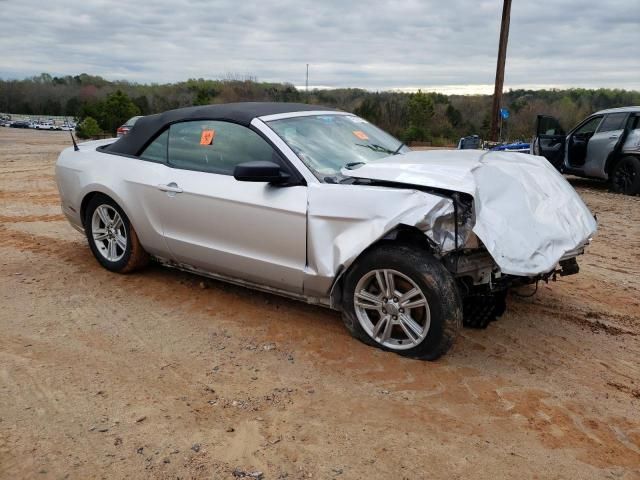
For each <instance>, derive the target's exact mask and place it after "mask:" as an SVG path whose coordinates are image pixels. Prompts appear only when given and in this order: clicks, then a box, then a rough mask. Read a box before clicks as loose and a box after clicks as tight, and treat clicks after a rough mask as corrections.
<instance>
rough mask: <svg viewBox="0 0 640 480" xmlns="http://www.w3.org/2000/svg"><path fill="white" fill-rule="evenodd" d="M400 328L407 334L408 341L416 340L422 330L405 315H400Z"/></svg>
mask: <svg viewBox="0 0 640 480" xmlns="http://www.w3.org/2000/svg"><path fill="white" fill-rule="evenodd" d="M399 319H400V327H401V328H402V330H404V332H405V333H406V334H407V337H409V339H410V340H417V339H418V338H420V336H421V335H422V331H423V330H424V329H423V328H422V327H421V326H420V324H419V323H418V322H416V321H415V320H414V319H413V318H411V317H410V316H409V315H407V314H405V313H401V314H400V317H399Z"/></svg>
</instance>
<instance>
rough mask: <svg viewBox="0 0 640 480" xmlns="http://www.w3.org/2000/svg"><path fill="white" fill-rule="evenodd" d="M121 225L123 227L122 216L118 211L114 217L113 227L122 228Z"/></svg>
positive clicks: (115, 228)
mask: <svg viewBox="0 0 640 480" xmlns="http://www.w3.org/2000/svg"><path fill="white" fill-rule="evenodd" d="M120 227H122V218H121V217H120V215H118V214H117V213H116V214H115V218H114V219H113V228H114V230H120Z"/></svg>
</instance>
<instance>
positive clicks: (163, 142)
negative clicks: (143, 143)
mask: <svg viewBox="0 0 640 480" xmlns="http://www.w3.org/2000/svg"><path fill="white" fill-rule="evenodd" d="M168 139H169V129H167V130H165V131H164V132H162V133H161V134H160V135H158V136H157V137H156V139H155V140H154V141H153V142H151V143H150V144H149V146H147V148H145V149H144V152H142V155H140V158H142V159H144V160H149V161H151V162H158V163H167V140H168Z"/></svg>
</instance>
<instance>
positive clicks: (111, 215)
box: [85, 195, 149, 273]
mask: <svg viewBox="0 0 640 480" xmlns="http://www.w3.org/2000/svg"><path fill="white" fill-rule="evenodd" d="M85 232H86V234H87V239H88V240H89V247H90V248H91V251H92V252H93V255H94V256H95V257H96V259H97V260H98V262H99V263H100V264H101V265H102V266H103V267H104V268H106V269H107V270H111V271H112V272H119V273H127V272H131V271H133V270H136V269H138V268H141V267H143V266H145V265H146V264H147V263H148V262H149V255H148V254H147V253H146V252H145V251H144V249H143V248H142V245H140V241H139V240H138V235H137V234H136V231H135V229H134V228H133V226H132V225H131V222H129V219H128V218H127V216H126V215H125V213H124V212H123V211H122V209H121V208H120V207H119V206H118V205H117V204H116V203H115V202H114V201H113V200H112V199H111V198H109V197H107V196H106V195H96V196H94V197H93V198H92V199H91V200H90V201H89V204H88V205H87V210H86V217H85Z"/></svg>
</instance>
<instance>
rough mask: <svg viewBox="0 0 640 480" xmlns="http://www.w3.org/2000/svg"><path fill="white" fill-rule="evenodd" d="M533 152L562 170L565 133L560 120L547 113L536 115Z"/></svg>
mask: <svg viewBox="0 0 640 480" xmlns="http://www.w3.org/2000/svg"><path fill="white" fill-rule="evenodd" d="M533 143H534V146H533V149H534V150H533V153H534V154H535V155H541V156H543V157H545V158H546V159H547V160H549V163H551V165H553V166H554V167H555V168H557V169H558V170H560V171H562V169H563V165H564V158H565V133H564V129H563V128H562V126H561V125H560V122H559V121H558V120H557V119H555V118H554V117H550V116H548V115H538V118H537V122H536V138H535V139H534V142H533Z"/></svg>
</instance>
